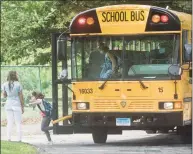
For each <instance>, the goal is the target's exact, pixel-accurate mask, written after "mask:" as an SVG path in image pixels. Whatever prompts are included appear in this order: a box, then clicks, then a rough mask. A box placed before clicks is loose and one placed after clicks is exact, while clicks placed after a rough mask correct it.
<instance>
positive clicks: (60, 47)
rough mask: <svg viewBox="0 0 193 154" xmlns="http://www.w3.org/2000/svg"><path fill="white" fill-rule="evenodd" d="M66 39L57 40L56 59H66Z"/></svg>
mask: <svg viewBox="0 0 193 154" xmlns="http://www.w3.org/2000/svg"><path fill="white" fill-rule="evenodd" d="M66 52H67V41H66V39H58V40H57V58H58V60H66V59H67V53H66Z"/></svg>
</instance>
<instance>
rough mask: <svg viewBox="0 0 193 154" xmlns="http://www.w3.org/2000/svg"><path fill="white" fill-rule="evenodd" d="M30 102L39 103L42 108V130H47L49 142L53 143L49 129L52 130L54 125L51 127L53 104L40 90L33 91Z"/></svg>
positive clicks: (40, 108) (38, 105)
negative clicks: (45, 98) (46, 99)
mask: <svg viewBox="0 0 193 154" xmlns="http://www.w3.org/2000/svg"><path fill="white" fill-rule="evenodd" d="M30 104H33V105H35V104H36V105H37V107H38V108H39V110H40V114H41V116H42V122H41V130H42V131H43V132H45V134H46V137H47V139H48V144H51V145H52V144H53V142H52V139H51V137H50V132H49V130H52V129H53V127H49V125H50V122H51V116H52V106H51V104H50V103H48V102H47V101H45V100H44V95H43V94H42V93H40V92H35V91H34V92H32V97H31V100H30Z"/></svg>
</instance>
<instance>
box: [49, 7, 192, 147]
mask: <svg viewBox="0 0 193 154" xmlns="http://www.w3.org/2000/svg"><path fill="white" fill-rule="evenodd" d="M191 20H192V15H190V14H187V13H183V12H177V11H173V10H170V9H166V8H160V7H156V6H148V5H129V4H128V5H125V4H124V5H113V6H104V7H99V8H94V9H90V10H87V11H84V12H81V13H79V14H77V15H76V16H75V17H74V18H73V20H72V21H71V24H70V27H69V30H70V33H69V35H63V34H61V35H60V36H59V37H57V40H58V44H57V45H56V46H57V49H58V50H57V54H58V59H59V60H61V61H62V62H64V63H65V61H66V57H68V56H69V57H70V60H71V74H70V75H71V78H70V80H68V81H69V83H68V84H71V88H70V90H71V91H72V92H73V98H72V115H70V116H67V118H66V117H64V118H62V119H63V120H64V119H70V121H71V126H72V127H70V128H71V129H72V130H73V131H72V132H71V133H92V136H93V140H94V142H95V143H105V142H106V140H107V135H108V134H121V133H122V131H123V130H145V131H146V132H147V133H156V132H157V131H161V132H164V133H167V132H168V131H169V130H174V128H177V132H178V133H179V134H184V133H190V132H191V127H192V67H191V64H192V63H191V62H192V46H191V41H192V27H191V26H192V25H191V23H192V21H191ZM100 43H102V44H103V45H105V46H106V47H107V48H108V51H107V52H106V53H104V52H102V49H101V48H100ZM69 44H70V46H71V50H70V51H68V52H67V50H65V49H66V46H69ZM53 50H54V49H53ZM108 53H109V54H110V55H112V56H113V57H114V59H115V64H116V67H115V69H113V70H112V65H113V64H112V61H111V60H112V59H110V58H109V54H108ZM52 55H53V56H54V54H52ZM54 63H56V59H55V60H53V65H54ZM55 69H56V67H54V68H53V69H52V71H53V73H54V71H55ZM107 72H108V73H107ZM53 76H55V77H56V75H53ZM53 82H54V79H53ZM60 83H62V84H67V80H62V81H61V82H60ZM53 86H54V85H53ZM53 90H54V92H53V106H55V107H58V106H57V105H56V104H57V99H56V93H55V89H53ZM57 116H58V115H55V119H57V118H58V117H57ZM64 116H65V114H64ZM58 127H59V125H58V124H56V126H55V128H54V129H55V133H56V134H59V132H62V129H65V128H64V127H60V129H58ZM57 130H58V132H57ZM59 130H60V131H59Z"/></svg>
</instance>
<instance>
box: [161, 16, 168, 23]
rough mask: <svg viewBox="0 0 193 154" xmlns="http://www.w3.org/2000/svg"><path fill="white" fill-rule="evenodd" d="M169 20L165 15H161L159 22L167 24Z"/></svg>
mask: <svg viewBox="0 0 193 154" xmlns="http://www.w3.org/2000/svg"><path fill="white" fill-rule="evenodd" d="M168 20H169V18H168V16H167V15H162V16H161V22H168Z"/></svg>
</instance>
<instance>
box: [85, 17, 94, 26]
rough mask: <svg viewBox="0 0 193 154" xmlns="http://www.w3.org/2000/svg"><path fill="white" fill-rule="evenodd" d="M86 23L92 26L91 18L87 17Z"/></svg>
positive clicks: (92, 20)
mask: <svg viewBox="0 0 193 154" xmlns="http://www.w3.org/2000/svg"><path fill="white" fill-rule="evenodd" d="M86 22H87V24H88V25H92V24H94V19H93V18H92V17H88V18H87V19H86Z"/></svg>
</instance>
